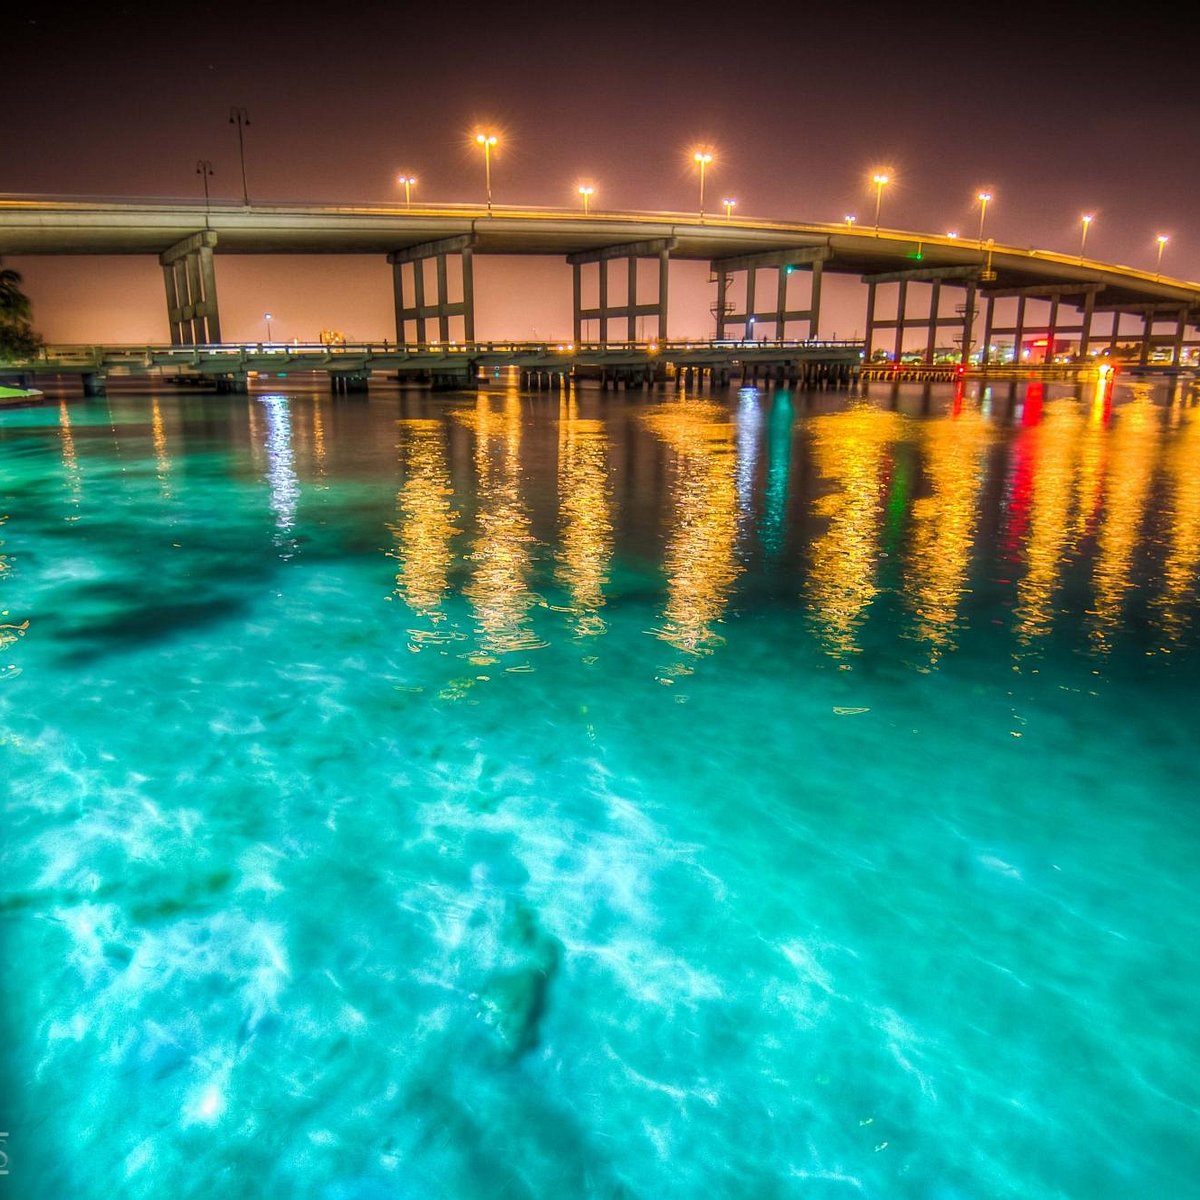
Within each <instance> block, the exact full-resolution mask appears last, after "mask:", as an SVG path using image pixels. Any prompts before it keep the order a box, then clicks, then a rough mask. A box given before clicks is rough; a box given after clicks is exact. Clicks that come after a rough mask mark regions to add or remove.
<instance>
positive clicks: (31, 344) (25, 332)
mask: <svg viewBox="0 0 1200 1200" xmlns="http://www.w3.org/2000/svg"><path fill="white" fill-rule="evenodd" d="M22 282H23V281H22V279H21V273H20V272H19V271H14V270H12V268H11V267H4V266H0V362H10V361H11V362H19V361H21V360H23V359H26V358H32V357H33V356H34V355H36V354H37V352H38V351H39V350H40V349H41V347H42V339H41V338H40V337H39V336H38V335H37V333H36V332H35V331H34V328H33V321H32V316H33V306H32V305H31V304H30V303H29V297H28V296H26V295H25V293H24V292H23V291H22V290H21V283H22Z"/></svg>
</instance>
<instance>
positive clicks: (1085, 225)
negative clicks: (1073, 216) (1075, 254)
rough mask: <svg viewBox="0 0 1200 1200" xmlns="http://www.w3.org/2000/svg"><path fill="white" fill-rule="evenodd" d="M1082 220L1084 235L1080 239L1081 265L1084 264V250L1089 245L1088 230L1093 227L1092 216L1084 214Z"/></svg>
mask: <svg viewBox="0 0 1200 1200" xmlns="http://www.w3.org/2000/svg"><path fill="white" fill-rule="evenodd" d="M1080 220H1082V222H1083V233H1082V235H1081V236H1080V238H1079V261H1080V263H1082V262H1083V248H1084V247H1085V246H1086V245H1087V235H1088V229H1089V228H1090V227H1091V224H1092V214H1091V213H1084V215H1083V216H1082V217H1081V218H1080Z"/></svg>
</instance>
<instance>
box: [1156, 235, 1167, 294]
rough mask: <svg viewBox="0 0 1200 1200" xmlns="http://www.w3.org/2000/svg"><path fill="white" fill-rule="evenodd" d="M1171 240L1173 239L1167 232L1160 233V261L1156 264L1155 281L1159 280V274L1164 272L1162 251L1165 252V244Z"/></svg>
mask: <svg viewBox="0 0 1200 1200" xmlns="http://www.w3.org/2000/svg"><path fill="white" fill-rule="evenodd" d="M1170 240H1171V239H1170V238H1169V237H1167V235H1166V234H1165V233H1160V234H1159V235H1158V261H1157V262H1156V263H1155V264H1154V279H1155V282H1157V281H1158V278H1159V276H1160V275H1161V274H1162V252H1163V247H1164V246H1166V244H1167V243H1168V242H1169V241H1170Z"/></svg>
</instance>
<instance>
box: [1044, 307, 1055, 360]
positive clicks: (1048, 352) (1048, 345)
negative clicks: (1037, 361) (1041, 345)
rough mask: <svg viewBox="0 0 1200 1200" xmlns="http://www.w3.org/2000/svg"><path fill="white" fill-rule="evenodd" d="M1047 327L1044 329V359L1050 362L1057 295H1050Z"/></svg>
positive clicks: (1052, 351) (1052, 352)
mask: <svg viewBox="0 0 1200 1200" xmlns="http://www.w3.org/2000/svg"><path fill="white" fill-rule="evenodd" d="M1048 324H1049V328H1048V329H1047V330H1046V361H1047V362H1052V361H1053V359H1054V341H1055V338H1054V334H1055V332H1056V331H1057V329H1058V297H1057V296H1051V297H1050V320H1049V322H1048Z"/></svg>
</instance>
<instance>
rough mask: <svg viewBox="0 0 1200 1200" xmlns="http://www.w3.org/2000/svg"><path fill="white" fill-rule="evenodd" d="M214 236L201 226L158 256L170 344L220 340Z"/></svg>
mask: <svg viewBox="0 0 1200 1200" xmlns="http://www.w3.org/2000/svg"><path fill="white" fill-rule="evenodd" d="M216 244H217V235H216V234H215V233H213V231H212V230H211V229H203V230H201V231H200V232H199V233H193V234H192V235H191V236H190V237H186V238H184V239H183V240H182V241H180V242H176V243H175V245H174V246H171V247H170V248H169V249H167V250H164V251H163V252H162V254H160V255H159V256H158V261H159V264H160V265H161V266H162V269H163V283H164V284H165V285H166V290H167V320H168V321H169V322H170V325H171V344H172V345H173V346H207V345H214V344H216V343H217V342H220V340H221V317H220V313H219V311H218V309H217V274H216V270H215V268H214V266H213V247H214V246H215V245H216Z"/></svg>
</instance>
